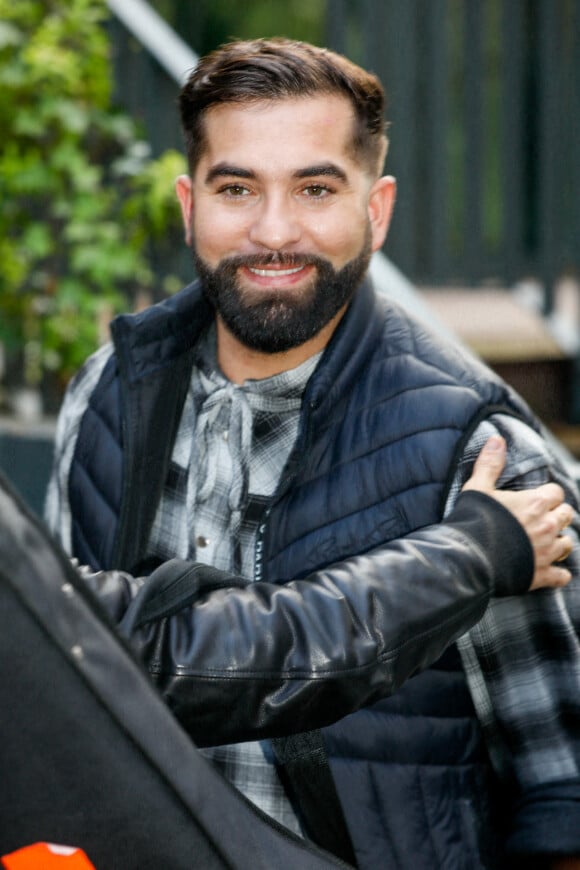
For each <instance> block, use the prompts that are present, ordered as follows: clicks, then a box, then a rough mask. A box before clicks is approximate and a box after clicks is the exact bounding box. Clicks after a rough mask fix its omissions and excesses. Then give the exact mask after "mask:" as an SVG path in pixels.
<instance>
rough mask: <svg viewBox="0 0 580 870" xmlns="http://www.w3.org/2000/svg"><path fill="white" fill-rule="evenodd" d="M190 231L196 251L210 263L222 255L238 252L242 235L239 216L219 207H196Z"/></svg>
mask: <svg viewBox="0 0 580 870" xmlns="http://www.w3.org/2000/svg"><path fill="white" fill-rule="evenodd" d="M192 232H193V238H194V242H195V248H196V250H197V253H198V254H199V255H200V256H201V257H203V259H204V260H206V261H207V262H209V263H211V262H212V261H217V260H220V259H221V258H222V257H223V256H224V255H227V254H231V253H238V250H237V246H238V244H239V242H240V240H242V239H243V237H244V232H245V231H244V227H243V221H242V220H240V216H239V215H236V214H235V213H234V214H231V213H229V212H224V211H222V210H220V209H197V210H196V211H195V212H194V216H193V222H192Z"/></svg>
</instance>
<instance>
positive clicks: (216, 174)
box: [205, 163, 348, 184]
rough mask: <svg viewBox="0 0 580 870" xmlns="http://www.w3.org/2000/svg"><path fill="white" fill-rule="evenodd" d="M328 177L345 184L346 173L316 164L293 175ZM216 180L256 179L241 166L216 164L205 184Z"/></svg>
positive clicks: (253, 173) (328, 164) (296, 176)
mask: <svg viewBox="0 0 580 870" xmlns="http://www.w3.org/2000/svg"><path fill="white" fill-rule="evenodd" d="M321 175H323V176H329V177H331V178H336V179H337V180H338V181H342V182H343V183H346V182H347V180H348V179H347V175H346V172H345V171H344V170H343V169H341V168H340V166H337V165H336V164H335V163H317V164H315V165H314V166H305V167H304V168H303V169H297V170H296V172H294V173H293V177H294V178H317V177H320V176H321ZM216 178H246V179H254V178H256V173H255V172H254V171H253V170H252V169H244V168H242V167H241V166H233V165H231V164H229V163H216V165H215V166H212V167H211V168H210V169H209V170H208V172H207V175H206V176H205V183H206V184H210V183H211V182H212V181H215V179H216Z"/></svg>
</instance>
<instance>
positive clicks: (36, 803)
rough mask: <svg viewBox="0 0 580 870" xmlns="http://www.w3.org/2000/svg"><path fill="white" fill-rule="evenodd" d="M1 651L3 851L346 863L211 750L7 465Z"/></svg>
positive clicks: (230, 862)
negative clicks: (45, 847) (248, 787)
mask: <svg viewBox="0 0 580 870" xmlns="http://www.w3.org/2000/svg"><path fill="white" fill-rule="evenodd" d="M0 656H1V677H0V710H1V716H2V733H1V738H0V856H1V855H6V854H8V853H10V852H13V851H16V850H18V849H21V848H23V847H24V846H28V845H30V844H32V843H35V842H39V841H46V842H52V843H59V844H63V845H67V846H73V847H78V848H81V849H83V850H84V851H85V852H86V854H87V856H88V858H89V859H90V861H91V862H92V863H93V864H94V866H95V867H96V868H97V870H133V868H134V870H147V868H151V870H153V868H154V870H160V868H164V870H181V868H183V870H192V868H203V870H214V868H226V867H227V868H236V870H260V868H264V870H271V868H272V867H279V868H284V870H286V868H297V870H298V868H299V870H331V868H337V867H345V866H347V865H345V864H342V863H341V862H340V861H338V860H336V859H335V858H334V857H333V856H331V855H329V854H327V853H326V852H323V851H322V850H319V849H317V848H316V847H314V846H311V845H310V844H307V843H305V842H304V841H302V840H300V839H299V838H298V837H295V836H294V835H292V834H291V833H290V832H288V831H286V830H285V829H283V828H281V827H280V826H278V825H276V823H274V822H272V821H271V820H269V819H267V818H266V816H264V815H263V814H262V813H260V812H259V811H257V810H255V809H254V808H253V807H252V806H251V805H250V804H249V803H248V802H247V801H246V800H245V799H244V798H243V797H242V796H241V795H239V794H238V792H236V791H235V790H234V789H233V788H232V787H231V786H230V785H229V783H227V782H226V781H225V780H224V779H223V778H222V777H221V776H220V775H219V773H218V772H217V771H216V770H214V768H213V767H211V765H210V764H209V763H208V762H207V761H206V760H205V759H204V758H203V757H202V756H201V754H200V753H199V752H198V751H197V750H196V749H195V747H194V746H193V744H192V742H191V740H190V738H189V737H188V736H187V735H186V734H185V732H184V731H182V729H181V728H180V726H179V725H178V724H177V722H176V721H175V719H174V718H173V716H172V715H171V714H170V712H169V711H168V709H167V708H166V706H165V705H164V703H163V701H162V700H161V698H160V697H159V695H158V694H157V692H156V690H155V689H154V688H153V686H152V684H151V683H150V681H149V678H148V676H147V674H146V673H145V671H144V670H143V669H142V668H141V666H140V665H139V664H138V663H137V661H136V660H135V659H134V657H133V655H132V654H131V652H130V651H129V649H128V648H127V646H126V645H125V643H124V642H123V640H122V639H121V638H120V637H119V636H118V635H117V633H116V632H115V631H114V628H113V626H111V625H110V624H109V622H108V621H107V619H106V617H105V616H104V614H102V613H101V610H100V608H99V606H98V604H97V603H96V602H95V601H94V600H93V598H92V597H91V596H90V594H89V593H88V592H87V590H86V589H85V588H84V586H83V584H82V581H80V579H79V578H78V576H77V574H76V572H75V571H74V569H73V568H72V566H71V565H70V563H69V561H68V559H67V558H66V556H65V555H64V554H63V553H62V552H61V551H60V549H59V548H58V547H56V546H55V545H54V544H53V543H52V542H51V540H50V538H49V536H48V535H47V534H46V532H45V531H44V529H43V527H42V525H41V523H39V522H38V520H36V519H35V518H34V517H33V515H32V514H31V513H29V512H28V511H27V509H26V508H25V507H24V505H23V504H22V502H21V501H20V500H19V499H18V498H17V497H16V496H15V495H14V494H13V493H12V492H11V491H10V490H9V488H8V486H7V484H6V482H5V481H4V480H3V479H2V478H1V477H0Z"/></svg>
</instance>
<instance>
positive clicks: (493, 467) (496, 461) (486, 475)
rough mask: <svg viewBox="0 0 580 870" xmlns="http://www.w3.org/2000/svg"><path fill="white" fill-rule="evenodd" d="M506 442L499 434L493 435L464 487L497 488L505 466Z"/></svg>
mask: <svg viewBox="0 0 580 870" xmlns="http://www.w3.org/2000/svg"><path fill="white" fill-rule="evenodd" d="M505 458H506V443H505V441H504V439H503V438H501V437H500V436H499V435H492V437H491V438H489V439H488V441H487V442H486V443H485V444H484V446H483V448H482V450H481V452H480V454H479V456H478V457H477V459H476V460H475V464H474V466H473V471H472V473H471V477H470V478H469V480H468V481H467V482H466V484H465V486H464V487H463V489H478V490H480V491H482V492H490V491H491V490H493V489H494V488H495V485H496V483H497V481H498V478H499V476H500V474H501V473H502V471H503V469H504V466H505Z"/></svg>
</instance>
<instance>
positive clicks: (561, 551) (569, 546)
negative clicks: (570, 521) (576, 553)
mask: <svg viewBox="0 0 580 870" xmlns="http://www.w3.org/2000/svg"><path fill="white" fill-rule="evenodd" d="M555 548H556V551H557V555H556V556H555V557H554V560H553V561H554V562H563V561H564V560H565V559H567V558H568V556H569V555H570V553H571V552H572V550H573V549H574V542H573V541H572V539H571V538H569V537H568V536H567V535H562V536H561V537H560V538H558V539H557V541H556V544H555Z"/></svg>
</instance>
